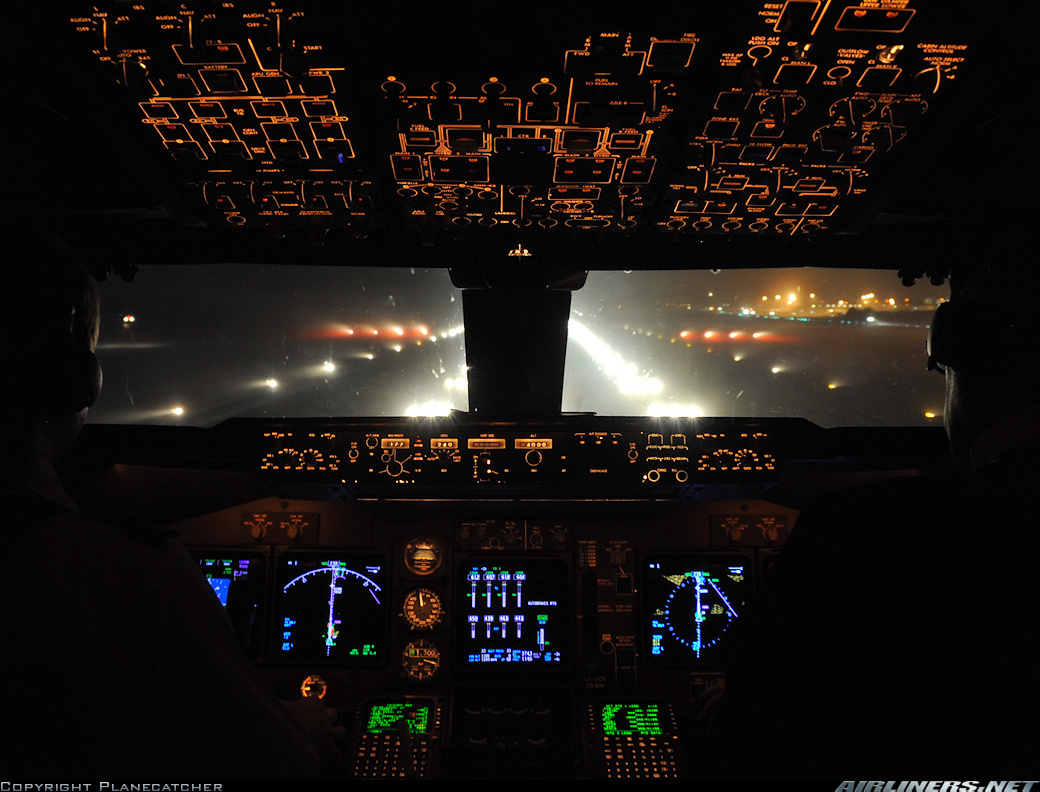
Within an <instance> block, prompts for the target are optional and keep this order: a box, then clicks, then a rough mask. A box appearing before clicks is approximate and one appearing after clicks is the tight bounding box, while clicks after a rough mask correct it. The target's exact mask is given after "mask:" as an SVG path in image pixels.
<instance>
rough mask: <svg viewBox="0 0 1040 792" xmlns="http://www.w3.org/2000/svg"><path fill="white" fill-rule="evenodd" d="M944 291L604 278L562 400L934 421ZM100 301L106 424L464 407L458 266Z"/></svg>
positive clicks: (835, 276) (175, 277) (854, 278)
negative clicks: (935, 334) (934, 350)
mask: <svg viewBox="0 0 1040 792" xmlns="http://www.w3.org/2000/svg"><path fill="white" fill-rule="evenodd" d="M944 291H945V290H944V289H943V288H941V287H936V286H931V285H929V284H928V283H927V282H918V283H917V284H916V285H914V286H913V287H906V286H903V285H902V284H901V283H900V281H899V278H898V277H897V276H896V275H895V273H893V272H891V271H887V270H886V271H876V270H855V269H823V268H799V269H792V268H775V269H746V270H739V269H738V270H722V271H715V272H712V271H640V272H593V273H590V274H589V277H588V280H587V282H586V284H585V286H584V287H583V288H581V289H579V290H577V291H575V292H574V294H573V296H572V301H571V316H570V321H569V326H568V347H567V364H566V370H565V375H564V392H563V410H564V411H565V412H593V413H597V414H600V415H686V416H721V417H801V418H806V419H808V420H810V421H812V422H814V423H816V424H818V425H820V426H823V427H834V426H912V425H928V424H934V423H938V422H940V421H941V410H942V394H943V383H942V380H941V378H939V377H936V376H935V374H934V373H930V372H928V371H927V370H926V368H925V365H924V356H923V339H924V337H925V334H926V332H927V330H926V328H927V326H928V324H929V321H930V317H931V314H932V311H933V310H934V308H935V306H936V305H937V304H938V302H939V301H940V300H942V299H943V296H944ZM101 292H102V300H103V307H104V311H103V317H104V318H103V326H102V339H101V345H100V347H99V350H98V354H99V357H100V358H101V361H102V364H103V366H104V368H105V379H106V384H105V389H104V391H103V392H102V396H101V399H100V400H99V402H98V404H97V405H95V407H94V408H93V409H92V411H91V418H90V419H91V421H93V422H96V423H179V424H185V425H195V426H212V425H214V424H216V423H219V422H221V421H223V420H225V419H227V418H232V417H241V416H246V417H330V416H346V417H350V416H358V417H360V416H368V417H375V416H395V415H396V416H399V415H431V414H432V415H440V414H447V413H448V412H449V411H450V410H452V409H455V410H466V409H467V408H468V398H467V377H466V372H467V369H466V354H465V328H464V321H463V311H462V295H461V292H460V290H458V289H457V288H455V287H454V286H453V285H452V283H451V280H450V277H449V274H448V272H447V271H445V270H440V269H418V268H416V269H408V268H387V269H374V268H349V267H347V268H341V267H335V268H333V267H304V266H283V267H278V266H255V265H209V266H146V267H145V268H144V269H143V271H142V272H141V274H140V275H139V276H138V277H137V279H136V280H135V282H133V283H130V284H126V283H123V282H122V281H120V280H119V279H117V278H110V279H109V280H108V281H106V282H105V283H104V284H102V287H101Z"/></svg>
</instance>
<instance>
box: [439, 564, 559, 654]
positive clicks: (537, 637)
mask: <svg viewBox="0 0 1040 792" xmlns="http://www.w3.org/2000/svg"><path fill="white" fill-rule="evenodd" d="M458 592H459V596H458V608H459V613H458V618H457V621H456V624H457V631H458V632H457V635H458V645H459V647H460V649H461V651H460V656H461V659H462V662H463V663H464V664H465V665H466V666H467V667H470V668H491V667H497V666H500V665H501V664H503V663H508V664H510V665H511V666H512V667H514V668H515V669H517V670H519V669H528V670H538V671H544V670H558V669H561V668H563V667H564V666H565V664H566V663H567V662H568V660H569V657H568V654H569V641H570V637H569V636H570V627H569V624H568V618H569V617H568V613H569V610H568V600H569V590H568V576H567V566H566V564H565V563H564V562H563V561H562V560H559V559H528V560H523V559H515V558H514V559H510V560H509V562H508V563H503V562H502V561H501V560H500V559H495V560H494V561H490V560H487V561H473V560H471V561H470V563H467V564H462V565H461V566H460V567H459V574H458Z"/></svg>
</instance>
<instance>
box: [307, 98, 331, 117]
mask: <svg viewBox="0 0 1040 792" xmlns="http://www.w3.org/2000/svg"><path fill="white" fill-rule="evenodd" d="M300 106H301V107H302V108H303V114H304V115H305V116H307V117H308V118H328V117H329V116H334V115H338V113H337V112H336V103H335V102H332V101H329V100H321V99H311V100H304V101H302V102H300Z"/></svg>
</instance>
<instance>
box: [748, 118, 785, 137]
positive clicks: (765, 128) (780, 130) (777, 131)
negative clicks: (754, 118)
mask: <svg viewBox="0 0 1040 792" xmlns="http://www.w3.org/2000/svg"><path fill="white" fill-rule="evenodd" d="M784 129H785V125H784V124H782V123H780V122H779V121H774V120H773V119H770V118H767V119H765V120H763V121H759V122H758V123H757V124H755V128H754V129H752V130H751V137H753V138H778V137H782V136H783V134H784Z"/></svg>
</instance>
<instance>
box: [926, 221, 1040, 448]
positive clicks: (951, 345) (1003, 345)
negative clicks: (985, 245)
mask: <svg viewBox="0 0 1040 792" xmlns="http://www.w3.org/2000/svg"><path fill="white" fill-rule="evenodd" d="M951 286H952V295H951V298H950V301H949V302H947V303H943V304H942V305H940V306H939V309H938V310H937V311H936V312H935V317H934V318H933V320H932V327H931V330H930V332H929V336H928V366H929V368H933V369H937V370H938V371H941V372H943V373H944V374H945V376H946V405H945V409H944V412H943V416H944V422H945V424H946V431H947V434H948V435H949V438H950V446H951V449H952V450H953V454H954V457H955V458H956V459H957V461H958V462H959V463H960V464H961V465H963V466H966V467H971V468H975V467H979V466H980V465H982V464H986V463H987V462H991V461H993V460H995V459H996V458H997V457H998V456H1000V455H1001V454H1003V453H1004V452H1006V451H1009V450H1011V449H1013V448H1016V447H1019V446H1021V445H1023V444H1024V443H1026V442H1029V441H1031V440H1035V439H1037V437H1040V426H1038V423H1040V395H1038V393H1037V391H1036V388H1035V385H1034V384H1033V383H1034V377H1035V374H1034V372H1033V371H1032V368H1033V364H1034V362H1035V361H1036V360H1037V349H1038V348H1040V346H1038V345H1040V324H1038V322H1037V319H1036V317H1034V316H1033V313H1032V311H1033V310H1034V305H1035V301H1036V297H1035V295H1036V293H1037V289H1038V288H1040V274H1038V272H1037V269H1036V265H1035V261H1034V253H1033V251H1032V250H1031V249H1030V246H1029V240H1028V238H1027V235H1026V234H1025V232H1024V231H1022V230H1018V231H1016V232H1014V233H1012V234H1009V235H1007V236H1005V237H1003V238H1001V239H999V240H998V241H997V242H995V243H994V244H993V245H992V246H991V247H990V248H989V250H988V251H987V253H986V256H985V261H984V262H983V264H982V266H980V267H979V268H978V269H977V270H976V271H973V272H970V273H966V274H964V275H963V276H961V277H956V276H955V277H953V278H951Z"/></svg>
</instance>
